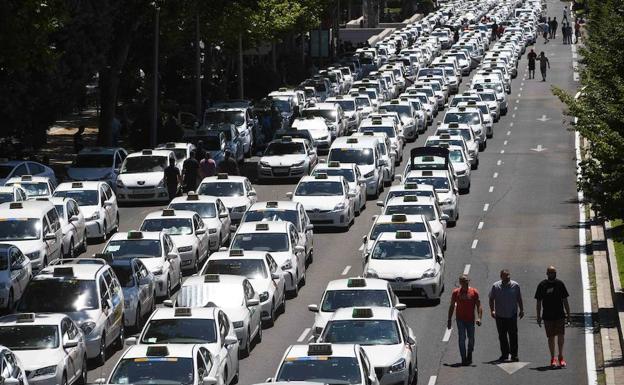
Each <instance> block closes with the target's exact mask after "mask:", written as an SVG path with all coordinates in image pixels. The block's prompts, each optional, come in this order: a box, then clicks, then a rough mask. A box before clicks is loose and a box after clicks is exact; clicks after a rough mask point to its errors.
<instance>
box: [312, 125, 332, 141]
mask: <svg viewBox="0 0 624 385" xmlns="http://www.w3.org/2000/svg"><path fill="white" fill-rule="evenodd" d="M308 131H309V132H310V135H312V139H315V140H316V139H321V138H327V137H328V136H329V130H326V129H324V128H308Z"/></svg>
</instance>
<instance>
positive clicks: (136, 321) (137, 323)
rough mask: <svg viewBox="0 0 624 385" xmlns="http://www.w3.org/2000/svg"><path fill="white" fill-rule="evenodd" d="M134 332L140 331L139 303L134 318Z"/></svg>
mask: <svg viewBox="0 0 624 385" xmlns="http://www.w3.org/2000/svg"><path fill="white" fill-rule="evenodd" d="M134 330H137V331H141V303H140V302H139V304H138V305H137V309H136V315H135V317H134Z"/></svg>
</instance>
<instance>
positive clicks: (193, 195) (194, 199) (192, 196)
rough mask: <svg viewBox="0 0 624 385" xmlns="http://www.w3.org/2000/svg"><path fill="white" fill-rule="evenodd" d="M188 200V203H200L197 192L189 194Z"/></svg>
mask: <svg viewBox="0 0 624 385" xmlns="http://www.w3.org/2000/svg"><path fill="white" fill-rule="evenodd" d="M186 200H187V201H198V200H199V195H197V194H196V193H195V192H190V191H189V192H188V194H187V195H186Z"/></svg>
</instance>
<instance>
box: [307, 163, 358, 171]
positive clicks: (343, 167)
mask: <svg viewBox="0 0 624 385" xmlns="http://www.w3.org/2000/svg"><path fill="white" fill-rule="evenodd" d="M336 163H338V164H336ZM355 167H357V165H356V164H355V163H341V162H333V164H332V165H331V166H330V164H329V163H318V164H317V165H316V166H315V167H314V170H313V171H320V170H335V169H339V170H354V169H355Z"/></svg>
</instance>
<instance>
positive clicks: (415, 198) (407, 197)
mask: <svg viewBox="0 0 624 385" xmlns="http://www.w3.org/2000/svg"><path fill="white" fill-rule="evenodd" d="M403 202H418V195H405V196H403Z"/></svg>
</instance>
